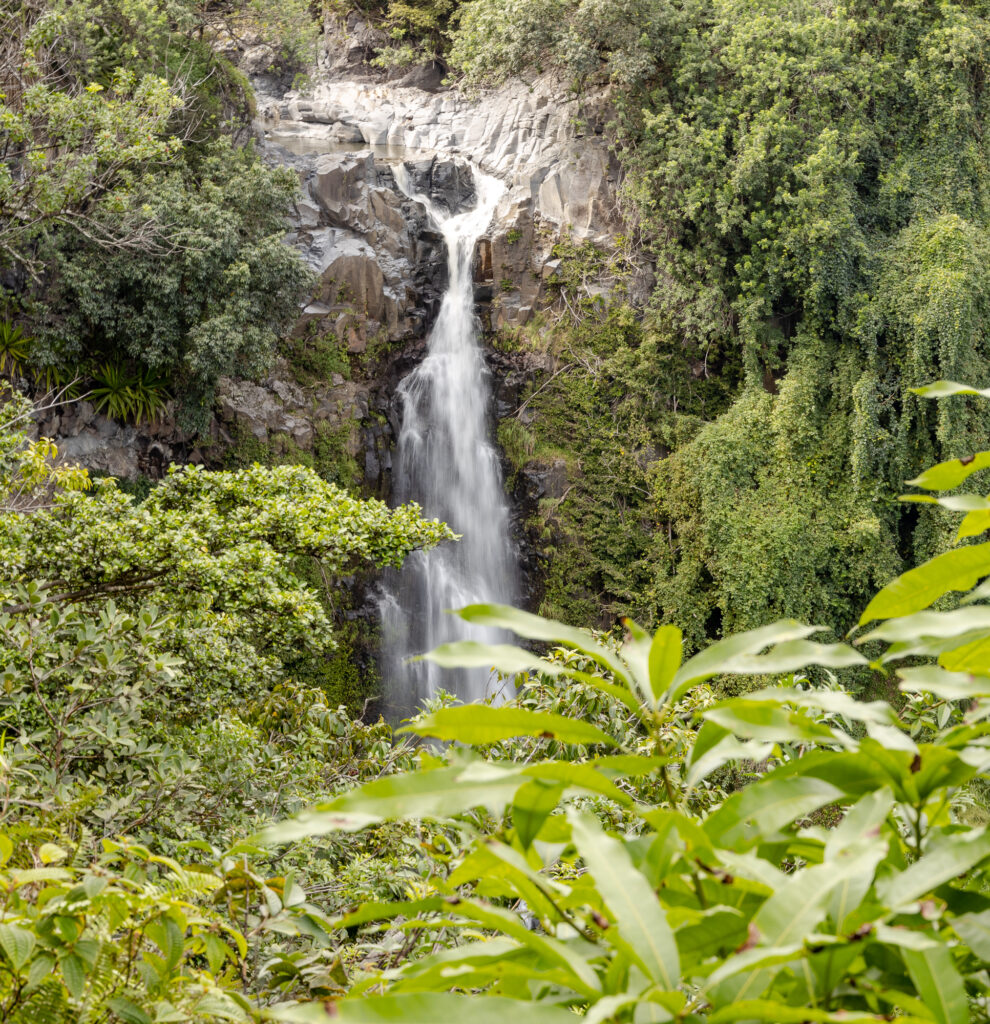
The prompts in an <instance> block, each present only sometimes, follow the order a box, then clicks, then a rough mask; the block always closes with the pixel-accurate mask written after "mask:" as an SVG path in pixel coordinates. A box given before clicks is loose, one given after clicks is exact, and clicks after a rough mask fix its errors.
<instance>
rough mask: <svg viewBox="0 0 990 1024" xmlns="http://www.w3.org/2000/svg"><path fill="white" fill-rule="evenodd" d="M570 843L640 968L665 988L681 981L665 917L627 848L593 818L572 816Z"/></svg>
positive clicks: (572, 814)
mask: <svg viewBox="0 0 990 1024" xmlns="http://www.w3.org/2000/svg"><path fill="white" fill-rule="evenodd" d="M569 817H570V820H571V830H572V836H573V838H574V845H575V847H576V849H577V851H578V853H579V854H580V856H581V858H582V859H583V860H584V862H585V865H586V866H587V868H588V871H589V872H590V873H591V876H592V877H593V878H594V880H595V882H596V884H597V887H598V892H599V893H600V894H601V896H602V899H604V901H605V904H606V906H607V907H608V909H609V911H610V912H611V914H612V916H613V918H614V919H615V922H614V924H612V925H611V927H610V928H608V929H607V930H606V932H605V939H606V941H612V935H611V934H610V933H611V932H612V930H613V929H615V931H616V932H618V934H619V936H620V937H621V938H622V939H623V940H624V941H625V942H626V943H628V948H629V951H630V953H631V955H632V956H633V957H634V959H635V960H636V961H637V963H638V964H639V966H640V967H641V968H642V969H643V971H644V972H645V973H646V975H647V977H649V978H652V979H653V981H655V982H656V983H657V984H658V985H661V986H662V987H663V988H664V989H673V988H676V986H677V985H678V984H679V983H680V974H681V967H680V956H679V954H678V952H677V943H676V942H675V940H674V933H673V931H672V930H671V927H670V925H669V924H668V923H667V915H666V913H665V911H664V909H663V907H662V906H661V905H660V901H659V900H658V899H657V897H656V894H655V893H654V892H653V890H652V889H651V888H650V885H649V883H648V882H647V881H646V879H645V878H644V877H643V875H642V874H640V872H639V871H637V870H636V868H635V867H634V866H633V863H632V861H631V860H630V857H629V853H628V851H627V850H626V848H625V846H624V845H623V844H622V843H620V842H618V841H617V840H615V839H612V838H611V837H610V836H607V835H606V834H605V833H604V832H603V831H602V829H601V826H600V825H599V823H598V819H597V818H593V817H591V816H590V815H586V814H578V813H575V812H570V814H569Z"/></svg>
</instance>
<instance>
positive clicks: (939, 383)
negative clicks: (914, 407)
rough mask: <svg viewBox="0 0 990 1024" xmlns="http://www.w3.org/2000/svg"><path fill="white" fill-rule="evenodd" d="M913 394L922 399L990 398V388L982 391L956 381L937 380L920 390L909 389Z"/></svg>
mask: <svg viewBox="0 0 990 1024" xmlns="http://www.w3.org/2000/svg"><path fill="white" fill-rule="evenodd" d="M908 390H909V391H910V392H911V393H912V394H915V395H918V396H919V397H920V398H949V397H951V396H952V395H973V396H981V397H983V398H990V388H986V389H983V390H981V389H980V388H974V387H971V386H970V385H969V384H957V383H956V382H955V381H954V380H936V381H933V382H932V383H931V384H924V385H922V386H921V387H920V388H909V389H908Z"/></svg>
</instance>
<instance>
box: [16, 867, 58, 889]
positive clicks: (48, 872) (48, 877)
mask: <svg viewBox="0 0 990 1024" xmlns="http://www.w3.org/2000/svg"><path fill="white" fill-rule="evenodd" d="M10 877H11V878H12V879H13V880H14V884H15V885H17V886H18V887H19V886H22V885H33V884H34V883H35V882H67V881H69V879H70V878H71V877H72V876H71V875H70V874H69V872H68V871H66V870H65V869H64V868H26V869H24V870H16V871H11V872H10Z"/></svg>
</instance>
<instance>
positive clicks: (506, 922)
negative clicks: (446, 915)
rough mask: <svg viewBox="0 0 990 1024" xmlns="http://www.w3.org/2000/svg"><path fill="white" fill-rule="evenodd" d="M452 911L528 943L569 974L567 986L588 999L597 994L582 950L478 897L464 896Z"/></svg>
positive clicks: (598, 987)
mask: <svg viewBox="0 0 990 1024" xmlns="http://www.w3.org/2000/svg"><path fill="white" fill-rule="evenodd" d="M453 909H454V910H455V911H456V913H457V914H458V915H459V916H461V917H464V918H466V919H467V920H469V921H474V922H476V923H477V924H480V925H482V926H483V927H485V928H490V929H491V930H492V931H496V932H502V933H503V934H504V935H508V936H509V937H510V938H513V939H515V940H516V941H517V942H519V943H521V944H522V945H524V946H528V947H529V948H530V949H532V950H533V951H534V952H535V953H537V954H538V955H539V956H542V957H543V958H544V959H545V960H546V961H547V962H549V963H555V964H558V965H559V966H560V967H562V968H563V969H564V970H565V971H567V972H568V973H569V974H570V976H571V981H570V985H571V987H572V988H573V989H574V990H575V991H576V992H580V993H581V994H582V995H584V996H586V997H588V998H596V997H597V996H598V995H600V994H601V983H600V981H599V979H598V975H597V974H596V973H595V971H594V969H593V968H592V967H591V965H590V964H589V963H588V962H587V960H585V958H584V956H583V955H582V953H581V952H580V951H579V950H577V949H575V948H573V947H572V946H570V945H569V944H568V943H565V942H561V941H559V940H558V939H554V938H551V937H550V936H547V935H541V934H539V933H538V932H534V931H532V930H531V929H530V928H529V927H528V926H527V925H526V924H525V923H524V922H523V921H522V920H521V918H520V917H519V916H518V915H517V914H514V913H512V912H511V911H509V910H505V909H503V908H502V907H495V906H490V905H488V904H485V903H482V902H481V901H480V900H472V899H465V900H461V901H460V902H459V903H457V905H456V907H454V908H453Z"/></svg>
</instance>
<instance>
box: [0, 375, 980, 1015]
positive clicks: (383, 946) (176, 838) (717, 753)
mask: <svg viewBox="0 0 990 1024" xmlns="http://www.w3.org/2000/svg"><path fill="white" fill-rule="evenodd" d="M929 394H931V395H933V396H939V395H950V396H954V397H953V398H952V399H951V401H954V402H957V403H958V402H960V401H963V400H966V396H972V397H990V389H987V390H985V391H978V390H974V389H971V388H966V387H963V386H961V385H957V384H945V383H943V384H939V385H936V386H935V387H933V388H931V389H929ZM4 409H5V417H6V420H7V427H6V429H5V430H3V431H0V438H2V443H0V486H2V497H3V510H2V512H0V524H2V527H3V536H4V538H5V539H4V545H5V556H6V557H5V559H4V564H5V565H8V566H10V567H11V570H12V571H8V572H7V573H6V574H5V582H4V588H5V593H4V595H3V597H2V601H3V605H2V607H0V656H2V666H3V668H2V671H0V682H2V688H3V691H4V697H3V707H4V719H5V728H6V734H5V743H4V747H3V750H2V751H0V778H2V780H3V791H2V792H3V796H4V799H3V802H2V803H0V824H2V829H0V888H2V890H3V893H4V900H3V907H2V915H0V916H2V920H0V1017H2V1019H4V1020H8V1021H11V1022H18V1024H21V1022H25V1024H26V1022H27V1021H31V1022H35V1021H40V1022H52V1024H68V1022H70V1021H85V1020H107V1021H111V1022H114V1024H116V1022H123V1024H133V1022H135V1021H136V1022H141V1024H146V1022H154V1021H161V1022H165V1021H169V1020H183V1021H185V1020H189V1021H203V1022H207V1021H220V1020H232V1021H243V1022H249V1021H262V1020H268V1021H278V1020H284V1021H297V1022H307V1021H313V1022H315V1021H324V1020H330V1019H336V1020H343V1021H345V1022H346V1021H356V1022H362V1024H368V1022H378V1021H382V1022H384V1021H408V1022H419V1024H426V1022H427V1021H430V1022H432V1021H434V1020H446V1019H459V1018H460V1017H462V1016H467V1015H470V1016H471V1017H472V1018H473V1019H477V1020H480V1021H489V1020H490V1021H496V1020H499V1021H501V1020H505V1019H506V1017H507V1016H509V1017H511V1018H512V1019H518V1020H519V1021H520V1022H527V1021H530V1022H539V1024H554V1022H557V1021H560V1022H561V1024H564V1022H565V1021H567V1020H571V1019H573V1011H575V1010H576V1011H578V1012H579V1013H580V1015H581V1016H582V1017H583V1018H584V1019H588V1020H592V1021H597V1022H598V1024H626V1022H631V1024H637V1022H640V1021H658V1022H665V1021H671V1022H673V1021H679V1022H683V1024H702V1022H704V1021H711V1022H713V1024H717V1022H721V1021H743V1022H756V1021H773V1022H776V1024H780V1022H783V1021H795V1022H796V1021H807V1020H815V1021H826V1022H827V1021H836V1022H838V1021H842V1020H846V1021H848V1020H862V1021H868V1020H882V1019H889V1016H890V1014H894V1015H896V1016H897V1018H898V1019H901V1020H904V1021H908V1022H916V1024H917V1022H936V1024H968V1022H970V1021H973V1020H984V1019H987V1015H986V1006H987V992H988V981H987V965H988V964H990V947H988V946H987V943H986V930H987V923H986V922H987V915H988V914H990V909H988V906H990V904H988V901H987V897H986V894H985V890H986V887H987V880H986V870H987V866H988V865H990V831H988V828H987V819H988V813H987V810H986V803H985V796H984V793H985V777H986V772H987V770H988V769H990V757H988V754H987V736H988V734H990V725H988V722H987V714H986V712H987V700H988V698H990V662H988V660H987V656H986V651H987V650H988V649H990V646H988V639H990V616H988V609H987V606H986V605H985V604H984V603H983V602H984V601H985V600H986V597H987V594H988V590H987V586H986V584H982V585H979V584H980V581H981V580H984V579H985V578H987V576H988V573H990V554H988V551H987V550H985V549H987V548H988V543H990V542H987V541H985V540H981V539H980V538H982V537H983V536H984V535H985V533H986V531H987V530H988V529H990V498H984V497H982V496H981V495H979V494H974V493H967V494H957V493H947V492H952V491H954V490H955V489H957V488H958V487H959V486H960V485H961V484H963V483H965V482H966V481H967V480H968V479H969V478H970V477H972V476H973V475H974V473H976V472H978V471H979V470H980V468H982V467H983V466H985V465H987V464H990V452H984V453H980V454H978V455H977V456H976V457H975V458H967V459H965V460H960V459H954V460H949V461H946V462H943V463H940V464H938V465H936V466H934V467H932V468H931V469H929V470H926V471H925V472H924V473H923V474H922V475H920V476H919V477H918V478H917V479H916V480H915V481H913V483H914V484H915V485H916V487H917V488H918V493H916V494H915V495H913V496H912V498H911V500H912V501H913V502H915V503H917V502H921V503H924V504H941V505H942V506H943V507H945V508H946V509H947V510H948V511H949V512H959V511H965V513H966V515H965V518H964V519H963V520H962V523H961V524H960V528H959V531H958V539H959V540H960V541H967V540H969V539H976V543H969V544H967V543H963V544H962V545H961V546H957V547H954V548H953V549H951V550H949V551H948V552H946V553H944V554H941V555H938V556H937V557H935V558H933V559H931V560H929V561H928V562H926V563H924V564H923V565H921V566H919V567H918V568H917V569H914V570H911V571H910V572H908V573H905V574H904V575H902V576H900V577H898V578H897V579H895V580H893V581H892V582H891V583H889V584H888V585H887V586H886V587H884V588H883V589H882V590H881V591H880V592H879V593H878V594H877V595H876V596H875V597H874V598H873V599H872V601H870V602H869V604H868V606H867V607H866V609H865V611H864V612H863V613H862V615H861V616H860V621H859V629H858V631H857V636H856V640H855V646H849V645H847V644H841V643H840V644H827V643H819V642H817V641H815V640H813V639H811V638H812V637H814V636H815V635H816V634H820V633H821V632H822V631H823V630H822V627H815V626H803V625H801V624H799V623H798V622H796V621H794V620H780V621H778V622H776V623H773V624H771V625H768V626H764V627H762V628H760V629H757V630H753V631H750V632H745V633H740V634H735V635H733V636H730V637H727V638H725V639H723V640H722V641H720V642H718V643H716V644H714V645H712V646H709V647H707V648H706V649H704V650H702V651H700V652H699V653H697V654H695V655H694V656H693V657H687V658H685V656H684V650H683V647H684V638H683V636H682V633H681V630H679V629H678V628H677V627H676V626H673V625H665V626H662V627H661V628H660V629H659V630H658V631H657V632H656V633H655V635H653V636H651V635H650V634H648V633H647V632H645V631H643V630H642V629H640V628H639V627H638V626H636V625H635V624H634V623H633V622H631V621H629V620H627V622H626V626H627V635H626V637H625V639H624V641H623V642H622V643H621V644H620V643H619V642H618V641H616V640H614V639H612V638H604V639H603V638H599V637H596V636H595V635H594V634H592V633H590V632H587V631H585V630H582V629H576V628H574V627H569V626H565V625H563V624H561V623H557V622H553V621H550V620H546V619H541V618H539V617H537V616H534V615H531V614H528V613H524V612H519V611H516V610H514V609H511V608H504V607H497V606H487V605H477V606H473V607H471V608H467V609H463V610H462V611H461V613H460V614H461V615H462V616H463V617H464V618H465V619H467V620H468V621H470V622H474V623H476V624H478V625H486V626H495V627H502V628H507V629H511V630H514V631H516V632H517V633H518V634H519V635H521V636H522V637H524V638H526V639H527V640H528V641H529V642H530V643H531V644H535V645H541V647H542V649H546V645H556V646H554V647H553V649H551V650H550V651H549V652H548V653H547V654H545V655H542V656H541V655H540V654H538V653H534V651H533V650H527V649H523V648H521V647H514V646H510V645H507V644H503V645H498V646H493V647H490V646H486V645H482V644H478V643H474V642H470V641H468V642H460V643H456V644H451V645H448V646H446V647H442V648H439V649H438V650H436V651H434V652H432V653H431V654H430V655H428V656H429V657H430V658H432V659H433V660H435V661H437V662H439V663H440V664H442V665H446V666H456V665H473V666H477V665H491V666H494V667H495V668H496V669H497V670H499V671H501V672H502V673H504V674H505V675H507V676H508V677H511V678H514V680H515V682H516V683H517V685H518V686H519V692H518V696H517V697H516V699H514V700H512V701H510V702H508V703H506V704H504V705H502V706H499V707H495V706H491V705H469V706H452V705H451V704H450V702H449V701H447V700H445V699H440V700H438V701H436V702H435V703H434V704H433V705H432V706H431V707H428V708H426V709H425V713H424V714H423V715H421V716H420V717H419V718H418V719H416V720H414V721H413V722H412V723H410V725H409V726H408V727H407V728H406V729H405V730H404V731H406V732H412V733H415V734H416V735H418V736H420V737H423V738H425V739H432V740H435V741H440V742H444V741H450V740H460V741H461V745H460V746H446V747H440V746H438V747H429V746H423V747H421V748H420V749H419V750H418V752H415V751H413V749H412V748H411V747H409V746H408V745H406V744H398V745H394V746H393V745H392V743H391V736H390V731H389V729H388V728H387V727H386V726H384V725H383V724H382V725H379V726H376V727H368V726H362V725H359V724H355V723H352V722H349V721H348V720H347V719H346V718H345V717H344V716H342V715H341V714H340V712H336V713H335V712H333V711H332V710H331V708H330V707H329V706H327V704H326V702H325V700H324V699H321V694H320V693H319V691H307V690H305V689H303V688H301V687H299V686H298V684H296V683H294V681H293V680H292V679H291V678H289V677H288V676H286V674H285V673H284V672H281V673H280V671H279V668H278V659H279V651H280V649H281V648H280V644H285V643H287V644H293V643H294V644H296V645H298V644H299V643H300V642H301V641H303V640H304V639H308V636H307V635H306V634H308V633H309V632H310V631H314V630H315V631H318V623H316V621H315V616H316V611H315V610H316V609H318V607H319V606H318V605H317V604H316V603H315V602H314V601H313V599H312V594H311V593H309V592H308V591H307V589H306V587H305V586H304V585H303V584H301V583H300V580H299V578H298V577H297V576H295V575H294V574H293V561H292V559H293V558H299V557H302V556H307V557H309V558H315V559H319V561H320V563H321V564H322V565H323V566H324V568H325V569H326V570H327V572H328V574H330V575H332V574H334V573H339V572H345V571H348V570H350V569H351V568H352V567H353V566H354V564H355V562H356V560H358V561H360V560H365V559H372V560H374V561H377V562H379V563H385V564H388V563H391V564H394V563H396V562H398V561H400V560H401V558H402V557H403V556H404V554H405V553H407V552H408V551H409V550H410V549H411V547H413V546H418V545H423V544H430V543H435V542H436V541H438V540H440V539H442V538H444V537H445V536H448V534H449V531H446V530H445V528H443V527H442V526H441V525H440V524H437V523H427V522H424V521H422V520H421V519H419V518H418V516H417V515H416V511H415V509H412V508H410V509H400V510H397V511H395V512H392V513H389V512H388V511H387V510H386V509H384V507H382V506H379V505H376V504H374V503H361V502H358V501H355V500H354V499H349V498H346V497H345V496H344V495H342V494H341V493H340V492H339V491H336V489H335V488H333V487H332V485H329V484H326V483H325V482H323V481H320V480H319V479H318V478H316V477H315V476H313V474H311V473H310V472H309V471H307V470H305V469H298V468H297V469H288V470H284V469H283V470H277V469H274V470H263V469H261V468H260V467H256V468H255V469H253V470H249V471H241V472H239V473H219V474H208V473H205V472H203V471H201V470H184V471H179V472H176V473H173V474H172V475H171V476H170V477H169V478H168V480H167V481H166V482H165V483H163V484H162V485H161V486H160V487H158V488H156V489H154V490H153V491H152V492H151V493H150V494H149V495H148V496H147V498H146V499H145V501H144V502H143V503H141V504H140V505H136V504H135V503H134V501H133V499H132V498H130V497H127V496H121V495H118V494H117V492H116V488H115V487H114V485H113V484H112V482H109V481H103V482H100V483H99V484H98V485H97V487H96V489H95V493H93V494H92V495H91V494H89V493H87V491H86V485H87V479H86V477H85V475H84V474H80V473H79V472H78V471H75V470H71V469H64V468H55V467H53V465H52V463H51V461H50V459H51V457H52V456H53V455H54V454H55V453H54V452H53V450H52V446H51V444H50V443H49V442H47V441H39V442H30V441H28V440H27V439H26V438H25V437H24V436H23V434H21V433H19V432H18V431H17V430H16V429H15V428H16V426H17V425H18V424H19V423H20V422H23V417H24V416H25V413H26V411H27V410H26V409H25V406H24V403H22V402H16V401H11V402H8V404H7V405H6V406H5V407H4ZM39 552H41V554H39ZM42 562H44V565H43V564H42ZM51 567H55V569H56V572H57V576H58V578H53V574H51V572H50V569H51ZM45 569H48V570H49V572H48V574H47V575H46V572H45ZM974 588H975V589H974ZM960 594H961V597H960V596H956V597H954V596H953V595H960ZM936 604H939V605H945V604H947V605H948V607H946V609H945V610H942V611H934V610H932V607H933V605H936ZM300 626H302V627H303V628H302V629H300ZM235 641H236V642H235ZM857 648H858V649H857ZM252 652H253V653H252ZM266 656H267V658H268V661H267V662H266V661H265V658H266ZM238 658H241V659H242V664H243V666H244V673H243V675H242V674H241V670H240V669H239V668H238V667H237V666H236V665H235V664H234V662H236V661H237V659H238ZM232 666H233V667H232ZM812 668H813V669H815V671H816V672H817V673H822V672H825V673H829V674H828V675H827V676H826V677H825V680H826V681H825V682H824V683H818V684H814V683H811V682H809V680H808V678H805V677H803V676H800V675H796V674H795V673H798V672H801V671H802V670H805V669H812ZM853 670H855V671H871V672H872V673H874V674H875V675H876V676H877V677H878V678H879V679H881V680H883V681H884V682H885V684H886V685H887V686H894V685H896V687H897V688H898V689H899V690H900V691H901V693H900V694H899V695H898V696H899V698H900V699H899V700H898V701H897V705H896V706H895V705H892V704H890V703H888V702H886V701H873V702H864V701H861V700H857V699H855V698H854V697H853V696H852V695H850V694H849V693H848V692H847V691H846V690H845V689H843V687H842V686H841V685H840V682H839V679H841V678H849V676H848V673H849V672H850V671H853ZM781 675H783V677H784V679H783V682H782V683H779V684H772V685H766V686H764V688H763V689H759V690H757V691H755V692H754V691H752V690H751V691H750V692H748V693H746V694H745V695H744V696H741V697H729V698H725V697H721V698H720V697H719V696H718V691H719V689H722V690H723V692H724V690H725V687H724V685H723V681H725V680H731V679H732V678H733V677H744V678H745V677H751V678H752V677H755V678H756V680H758V681H759V680H763V681H764V682H765V683H769V682H770V681H771V680H773V679H774V677H778V676H781ZM713 682H714V683H717V684H718V685H717V686H716V685H713ZM228 684H233V687H234V689H233V690H232V689H231V687H230V685H228ZM472 748H473V749H472ZM411 768H412V769H414V770H410V769H411ZM348 781H352V782H357V783H363V785H359V787H358V788H357V789H350V790H348V791H345V792H342V793H341V792H340V790H341V789H346V788H347V783H348ZM321 788H322V790H323V792H324V794H326V795H325V796H324V797H323V799H322V800H319V801H318V800H317V799H316V794H317V793H318V792H320V789H321ZM335 793H336V795H334V794H335ZM301 803H311V804H312V806H311V807H310V808H309V809H307V810H304V811H302V812H301V813H298V814H296V815H295V816H294V817H292V818H290V819H288V820H286V821H283V822H282V823H280V824H275V825H270V826H269V827H267V828H265V829H264V830H262V831H261V832H260V833H259V834H257V835H256V836H255V838H254V839H253V840H250V841H247V842H245V841H243V840H242V841H240V842H238V841H237V839H236V836H237V832H238V831H239V830H240V831H241V832H242V834H243V832H245V831H249V830H251V829H252V828H257V827H258V826H259V825H261V824H262V823H264V822H266V821H267V820H270V819H271V818H272V817H283V816H284V815H285V814H286V812H291V811H293V810H295V809H296V808H298V807H299V806H300V804H301ZM122 831H123V832H127V833H130V834H131V835H135V834H137V835H138V836H140V837H141V838H143V839H144V840H145V842H144V845H140V844H139V843H136V842H135V841H134V840H133V839H130V838H124V839H118V838H115V836H116V835H117V834H119V833H120V832H122ZM99 836H103V837H104V838H103V839H102V841H101V842H100V843H99V844H98V846H97V844H96V843H94V839H95V838H97V837H99ZM163 852H164V853H165V854H166V855H164V856H163V855H162V854H163ZM192 857H195V861H194V862H192V863H190V862H189V861H190V859H191V858H192ZM183 861H186V863H185V866H184V865H183ZM307 888H308V889H309V892H308V893H307V891H306V890H307Z"/></svg>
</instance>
